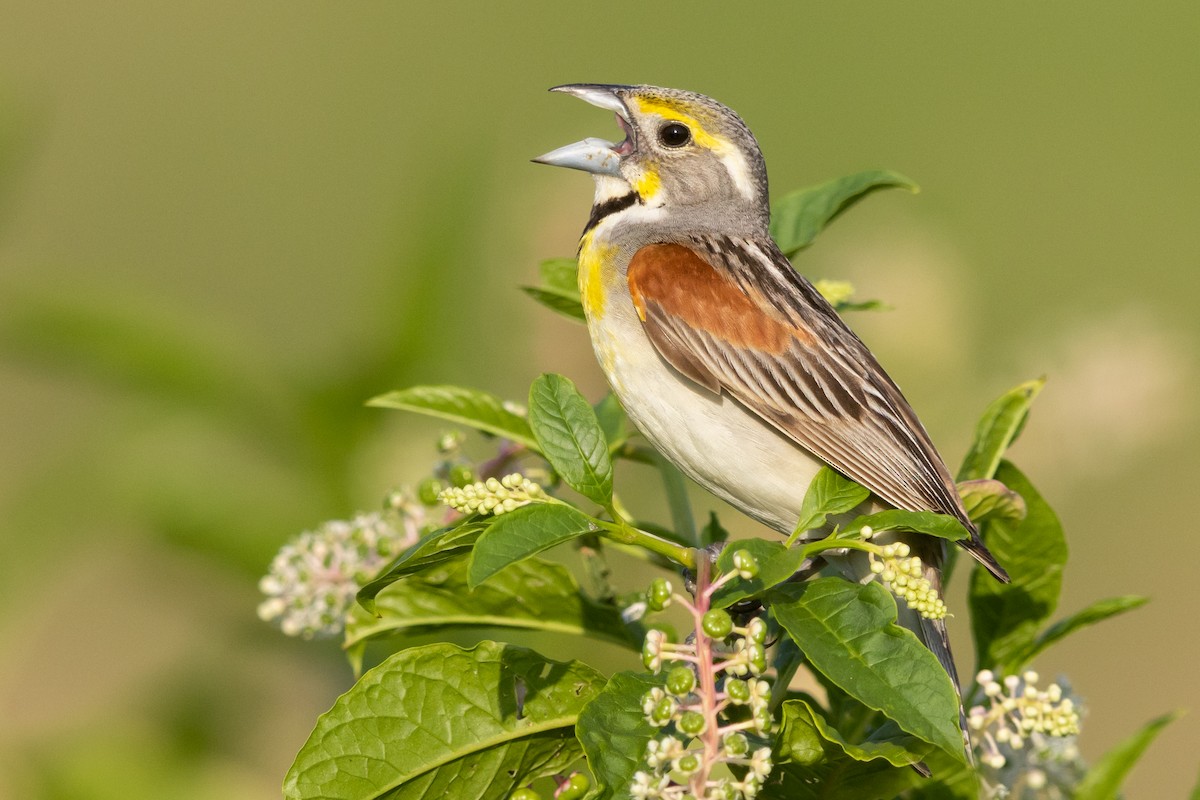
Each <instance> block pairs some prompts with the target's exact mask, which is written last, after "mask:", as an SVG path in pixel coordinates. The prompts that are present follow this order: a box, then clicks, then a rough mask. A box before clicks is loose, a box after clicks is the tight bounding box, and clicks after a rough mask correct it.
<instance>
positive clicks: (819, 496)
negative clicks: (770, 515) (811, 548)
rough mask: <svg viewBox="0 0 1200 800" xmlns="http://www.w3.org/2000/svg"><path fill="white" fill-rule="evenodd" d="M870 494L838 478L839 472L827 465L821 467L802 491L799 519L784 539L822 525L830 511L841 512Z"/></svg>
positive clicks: (791, 538)
mask: <svg viewBox="0 0 1200 800" xmlns="http://www.w3.org/2000/svg"><path fill="white" fill-rule="evenodd" d="M870 496H871V492H870V490H869V489H865V488H863V487H862V486H859V485H858V484H857V483H855V482H854V481H852V480H850V479H849V478H845V477H842V475H841V474H840V473H839V472H837V471H835V470H833V469H830V468H829V467H821V470H820V471H819V472H818V473H817V474H816V477H814V478H813V480H812V483H810V484H809V486H808V491H807V492H805V493H804V502H803V503H801V504H800V519H799V520H798V521H797V522H796V528H795V532H793V533H792V535H791V536H790V537H789V538H788V544H791V543H792V542H793V541H795V540H796V539H798V538H799V536H800V534H802V533H804V532H805V531H811V530H813V529H814V528H819V527H821V526H822V525H824V524H825V519H826V518H827V517H828V516H829V515H830V514H844V513H846V512H847V511H850V510H851V509H853V508H855V507H856V506H858V505H859V504H860V503H862V502H863V501H865V500H866V499H867V498H868V497H870Z"/></svg>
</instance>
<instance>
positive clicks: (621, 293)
mask: <svg viewBox="0 0 1200 800" xmlns="http://www.w3.org/2000/svg"><path fill="white" fill-rule="evenodd" d="M551 91H556V92H564V93H566V94H572V95H575V96H576V97H578V98H580V99H582V100H585V101H587V102H588V103H591V104H592V105H595V106H599V107H600V108H604V109H608V110H609V111H613V112H615V113H616V116H617V124H618V125H620V127H621V129H622V130H623V131H624V134H625V138H624V140H623V141H621V142H620V143H618V144H614V143H612V142H608V141H604V140H601V139H584V140H583V141H581V142H577V143H575V144H571V145H567V146H566V147H562V148H559V149H558V150H555V151H553V152H550V153H547V154H546V155H543V156H540V157H539V158H537V159H534V160H535V161H538V162H540V163H544V164H551V165H556V166H562V167H571V168H574V169H580V170H583V171H585V172H589V173H591V174H592V176H593V177H594V178H595V183H596V193H595V200H594V203H593V205H592V213H591V216H590V218H589V219H588V221H587V225H586V227H585V228H584V230H583V235H582V238H581V240H580V243H579V288H580V293H581V297H582V301H583V307H584V310H585V313H586V316H587V323H588V330H589V332H590V334H591V338H592V343H593V345H594V347H595V351H596V356H597V358H598V359H599V361H600V365H601V366H602V368H603V370H604V373H605V375H606V376H607V377H608V380H609V383H610V384H611V385H612V388H613V391H614V392H615V393H616V395H617V397H618V398H619V399H620V401H621V404H622V405H623V406H624V407H625V411H626V413H628V415H629V417H630V419H631V420H632V421H633V423H634V424H635V425H636V426H637V427H638V429H639V430H640V431H641V432H642V433H643V434H644V435H645V436H646V438H647V439H649V440H650V441H651V442H652V443H653V444H654V445H655V446H656V447H657V448H658V449H659V450H661V451H662V452H663V453H664V454H665V455H666V456H667V457H668V458H669V459H670V460H671V461H673V462H674V463H675V464H676V465H677V466H678V467H679V468H680V469H681V470H682V471H683V472H684V473H686V474H687V475H688V476H689V477H691V478H692V479H693V480H695V481H696V482H697V483H699V484H700V485H701V486H703V487H705V488H706V489H708V490H709V491H710V492H712V493H713V494H715V495H717V496H718V497H720V498H722V499H724V500H726V501H728V502H729V503H731V504H732V505H733V506H735V507H736V508H738V509H740V510H741V511H743V512H745V513H746V514H748V515H750V516H751V517H753V518H754V519H756V520H758V521H760V522H762V523H764V524H765V525H767V526H768V527H771V528H773V529H775V530H776V531H779V532H780V533H783V534H785V535H786V534H790V533H791V532H792V530H793V528H794V527H795V525H796V523H797V521H798V520H799V517H800V508H801V503H802V501H803V499H804V494H805V491H806V490H807V489H808V486H809V484H810V482H811V481H812V479H813V477H814V476H815V475H816V473H817V472H818V471H819V470H820V468H821V467H822V466H823V465H826V464H828V465H829V466H830V467H832V468H833V469H835V470H837V471H838V472H840V473H842V474H843V475H845V476H846V477H848V478H850V479H851V480H853V481H855V482H857V483H859V484H861V485H862V486H864V487H866V488H867V489H869V490H870V491H871V492H872V493H873V495H874V498H875V502H876V504H877V505H879V506H883V507H888V506H890V507H895V508H901V509H907V510H911V511H936V512H938V513H941V514H948V515H950V516H952V517H954V518H956V519H957V520H959V521H960V522H961V523H962V524H963V526H964V527H965V528H966V529H967V531H968V532H969V533H970V538H968V539H964V540H962V541H960V542H959V544H960V545H961V546H962V547H963V548H964V549H965V550H966V551H967V552H968V553H970V554H971V555H972V556H974V557H975V558H976V559H977V560H978V561H979V562H980V563H981V564H983V566H984V567H985V568H986V569H987V570H988V571H989V572H991V573H992V574H993V575H995V576H996V577H997V578H998V579H1000V580H1002V581H1007V580H1008V575H1007V574H1006V573H1005V572H1004V570H1003V568H1001V567H1000V565H999V564H997V563H996V561H995V559H994V558H993V557H992V555H991V554H990V553H989V552H988V550H987V548H986V547H984V545H983V542H982V541H981V540H980V539H979V534H978V531H977V529H976V527H975V525H974V524H972V522H971V520H970V519H969V518H968V516H967V512H966V510H965V509H964V508H963V504H962V501H961V500H960V498H959V495H958V492H957V490H956V488H955V485H954V479H953V478H952V477H951V476H950V471H949V470H948V469H947V468H946V465H945V463H944V462H943V461H942V458H941V456H939V455H938V452H937V450H936V448H934V446H933V443H932V442H931V441H930V439H929V435H928V434H927V433H926V432H925V428H924V427H923V426H922V425H921V422H920V421H919V420H918V419H917V415H916V414H915V413H914V412H913V410H912V408H911V407H910V406H909V404H908V401H906V400H905V399H904V395H902V394H901V393H900V390H899V389H898V388H897V387H896V384H895V383H894V382H893V381H892V379H891V378H889V377H888V375H887V373H886V372H884V370H883V368H882V367H880V366H879V362H877V361H876V360H875V357H874V356H873V355H872V354H871V351H870V350H868V349H867V347H866V345H864V344H863V343H862V341H861V340H860V339H859V338H858V337H857V336H856V335H855V334H854V333H853V332H852V331H851V330H850V329H849V328H848V327H847V326H846V324H845V323H844V322H843V321H842V320H841V318H840V317H839V316H838V315H837V312H835V311H834V309H833V307H832V306H831V305H830V304H829V303H828V302H827V301H826V300H825V298H824V297H822V296H821V294H820V293H819V292H818V291H817V290H816V289H815V288H813V285H812V284H811V283H809V282H808V281H807V280H806V279H805V278H804V276H802V275H801V274H800V273H798V272H797V271H796V270H795V269H793V267H792V265H791V263H789V262H788V259H787V257H786V256H784V254H783V253H782V252H781V251H780V249H779V247H778V245H776V243H775V241H774V240H773V239H772V238H771V234H770V233H769V232H768V228H767V224H768V222H769V220H770V209H769V206H768V200H767V171H766V166H765V164H764V162H763V157H762V153H761V152H760V150H759V147H758V143H757V142H756V141H755V139H754V136H753V134H751V133H750V129H749V128H747V127H746V124H745V123H744V122H742V120H741V118H740V117H738V115H737V114H735V113H734V112H733V111H732V110H730V109H729V108H727V107H725V106H724V105H722V104H720V103H718V102H716V101H715V100H712V99H711V98H708V97H705V96H704V95H700V94H695V93H693V92H686V91H680V90H676V89H663V88H659V87H654V86H618V85H602V84H572V85H568V86H558V87H555V88H554V89H552V90H551ZM906 541H909V542H910V547H912V550H913V552H914V554H916V555H918V556H920V557H921V559H922V562H923V563H924V564H925V572H926V574H925V577H926V578H927V579H928V580H929V581H930V582H931V583H932V584H933V586H934V588H937V589H939V590H940V587H941V569H940V567H941V564H942V562H943V559H944V555H945V549H944V546H943V540H940V539H934V538H933V537H928V536H919V535H918V536H910V537H909V538H908V539H907V540H906ZM907 624H909V625H910V626H911V627H912V628H913V629H914V630H915V631H916V632H917V634H918V636H920V637H921V639H922V640H923V641H924V642H925V644H926V646H928V647H929V648H930V649H931V650H932V651H933V652H934V653H935V654H936V655H937V656H938V658H939V660H940V661H941V663H942V664H943V666H944V667H945V668H946V670H947V672H948V673H949V674H950V675H951V677H952V678H954V679H955V682H956V683H957V676H956V675H955V671H954V662H953V659H952V658H951V656H950V650H949V642H948V640H947V638H946V628H945V623H944V621H943V620H940V619H936V620H931V619H925V618H920V619H911V618H910V619H909V620H908V621H907Z"/></svg>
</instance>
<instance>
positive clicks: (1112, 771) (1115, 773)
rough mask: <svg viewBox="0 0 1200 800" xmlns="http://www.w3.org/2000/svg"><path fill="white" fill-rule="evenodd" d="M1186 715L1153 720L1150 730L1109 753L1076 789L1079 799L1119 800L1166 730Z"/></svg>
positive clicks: (1167, 715)
mask: <svg viewBox="0 0 1200 800" xmlns="http://www.w3.org/2000/svg"><path fill="white" fill-rule="evenodd" d="M1181 716H1183V712H1180V711H1175V712H1173V713H1170V714H1164V715H1163V716H1161V717H1159V718H1158V719H1156V720H1153V721H1151V722H1150V723H1149V724H1147V725H1146V727H1144V728H1142V729H1141V730H1140V731H1138V732H1137V733H1135V734H1134V735H1133V736H1130V737H1129V738H1128V739H1126V740H1125V741H1123V742H1121V743H1120V744H1118V745H1117V746H1116V747H1114V748H1113V749H1112V750H1109V751H1108V752H1107V753H1105V754H1104V755H1103V756H1101V757H1100V760H1099V761H1097V762H1096V763H1095V765H1094V766H1093V767H1092V768H1091V769H1089V770H1088V772H1087V774H1086V775H1084V776H1083V780H1082V781H1080V782H1079V786H1078V787H1077V788H1076V789H1075V800H1115V798H1117V797H1118V792H1119V791H1120V789H1121V783H1122V782H1123V781H1124V780H1125V776H1126V775H1127V774H1128V773H1129V770H1131V769H1133V765H1134V764H1136V763H1137V761H1138V759H1140V758H1141V757H1142V753H1144V752H1146V748H1147V747H1149V746H1150V743H1151V742H1153V741H1154V739H1155V737H1156V736H1158V734H1159V733H1160V732H1161V731H1162V729H1163V728H1165V727H1167V726H1168V725H1170V724H1171V723H1172V722H1174V721H1175V720H1177V719H1179V718H1180V717H1181Z"/></svg>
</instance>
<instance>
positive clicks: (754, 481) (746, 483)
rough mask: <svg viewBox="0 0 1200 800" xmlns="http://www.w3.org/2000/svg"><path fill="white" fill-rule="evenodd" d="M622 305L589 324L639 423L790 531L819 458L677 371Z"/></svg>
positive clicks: (756, 513)
mask: <svg viewBox="0 0 1200 800" xmlns="http://www.w3.org/2000/svg"><path fill="white" fill-rule="evenodd" d="M622 305H623V304H620V303H612V304H610V306H609V308H608V309H607V313H605V314H604V315H603V317H602V319H600V320H589V327H590V329H591V333H592V341H593V344H594V345H595V348H596V355H597V357H598V358H599V360H600V363H601V365H602V366H603V367H604V370H605V373H606V374H607V375H608V380H609V383H610V384H612V387H613V391H614V392H615V393H616V395H617V398H618V399H620V401H621V404H622V405H623V406H624V407H625V411H626V412H627V413H628V414H629V417H630V419H632V420H633V423H634V424H635V425H636V426H637V427H638V430H640V431H641V432H642V433H643V434H644V435H645V436H646V438H647V439H649V440H650V442H651V443H652V444H654V446H655V447H657V448H658V449H659V450H661V451H662V452H663V453H664V454H665V455H666V456H667V458H669V459H670V460H671V461H672V462H674V463H675V464H676V466H678V467H679V468H680V469H681V470H682V471H683V472H684V473H685V474H686V475H687V476H688V477H690V478H691V479H692V480H694V481H696V482H697V483H699V484H700V485H701V486H703V487H704V488H706V489H708V490H709V491H710V492H712V493H713V494H715V495H717V496H718V497H720V498H721V499H723V500H726V501H728V502H729V503H730V504H732V505H733V506H734V507H736V508H738V509H739V510H741V511H743V512H744V513H746V514H748V515H750V516H751V517H754V518H755V519H757V520H758V521H760V522H762V523H763V524H765V525H767V526H769V527H771V528H774V529H775V530H777V531H779V532H781V533H791V531H792V529H793V528H794V527H795V524H796V521H797V520H798V519H799V517H800V506H801V503H802V502H803V500H804V493H805V491H807V489H808V485H809V483H811V482H812V479H813V476H815V475H816V474H817V471H818V470H819V469H820V468H821V466H822V462H820V461H818V460H817V459H816V458H815V457H813V456H812V455H811V454H810V453H809V452H808V451H807V450H805V449H804V448H802V447H800V446H799V445H797V444H795V443H794V442H792V441H791V440H790V439H788V438H786V437H785V436H784V435H783V434H781V433H779V432H777V431H776V430H775V429H774V428H772V427H771V426H770V425H769V424H768V423H766V422H764V421H763V420H762V419H761V418H760V417H758V416H757V415H755V414H753V413H751V412H749V411H747V410H746V409H745V407H743V406H742V405H741V404H740V403H738V402H737V401H736V400H733V399H731V398H729V397H727V396H725V395H723V394H722V395H720V396H718V395H714V394H712V393H711V392H709V391H708V390H707V389H704V388H702V387H700V386H697V385H696V384H695V383H693V382H692V381H690V380H688V379H687V378H685V377H683V376H682V375H680V374H679V373H678V372H676V371H675V369H674V368H672V367H671V366H670V365H669V364H667V363H666V362H665V361H664V360H663V359H662V358H661V357H660V356H659V354H658V351H657V350H655V349H654V346H653V344H651V342H650V340H649V338H647V336H646V334H645V332H644V331H643V330H642V326H641V322H640V321H639V320H638V319H637V317H636V314H635V313H634V311H633V308H632V304H630V306H629V307H628V308H623V307H622ZM618 331H620V332H621V334H622V335H620V336H619V337H616V335H615V334H616V333H617V332H618ZM617 338H619V340H620V342H621V344H620V346H619V347H618V346H617V345H616V341H615V340H616V339H617Z"/></svg>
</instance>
